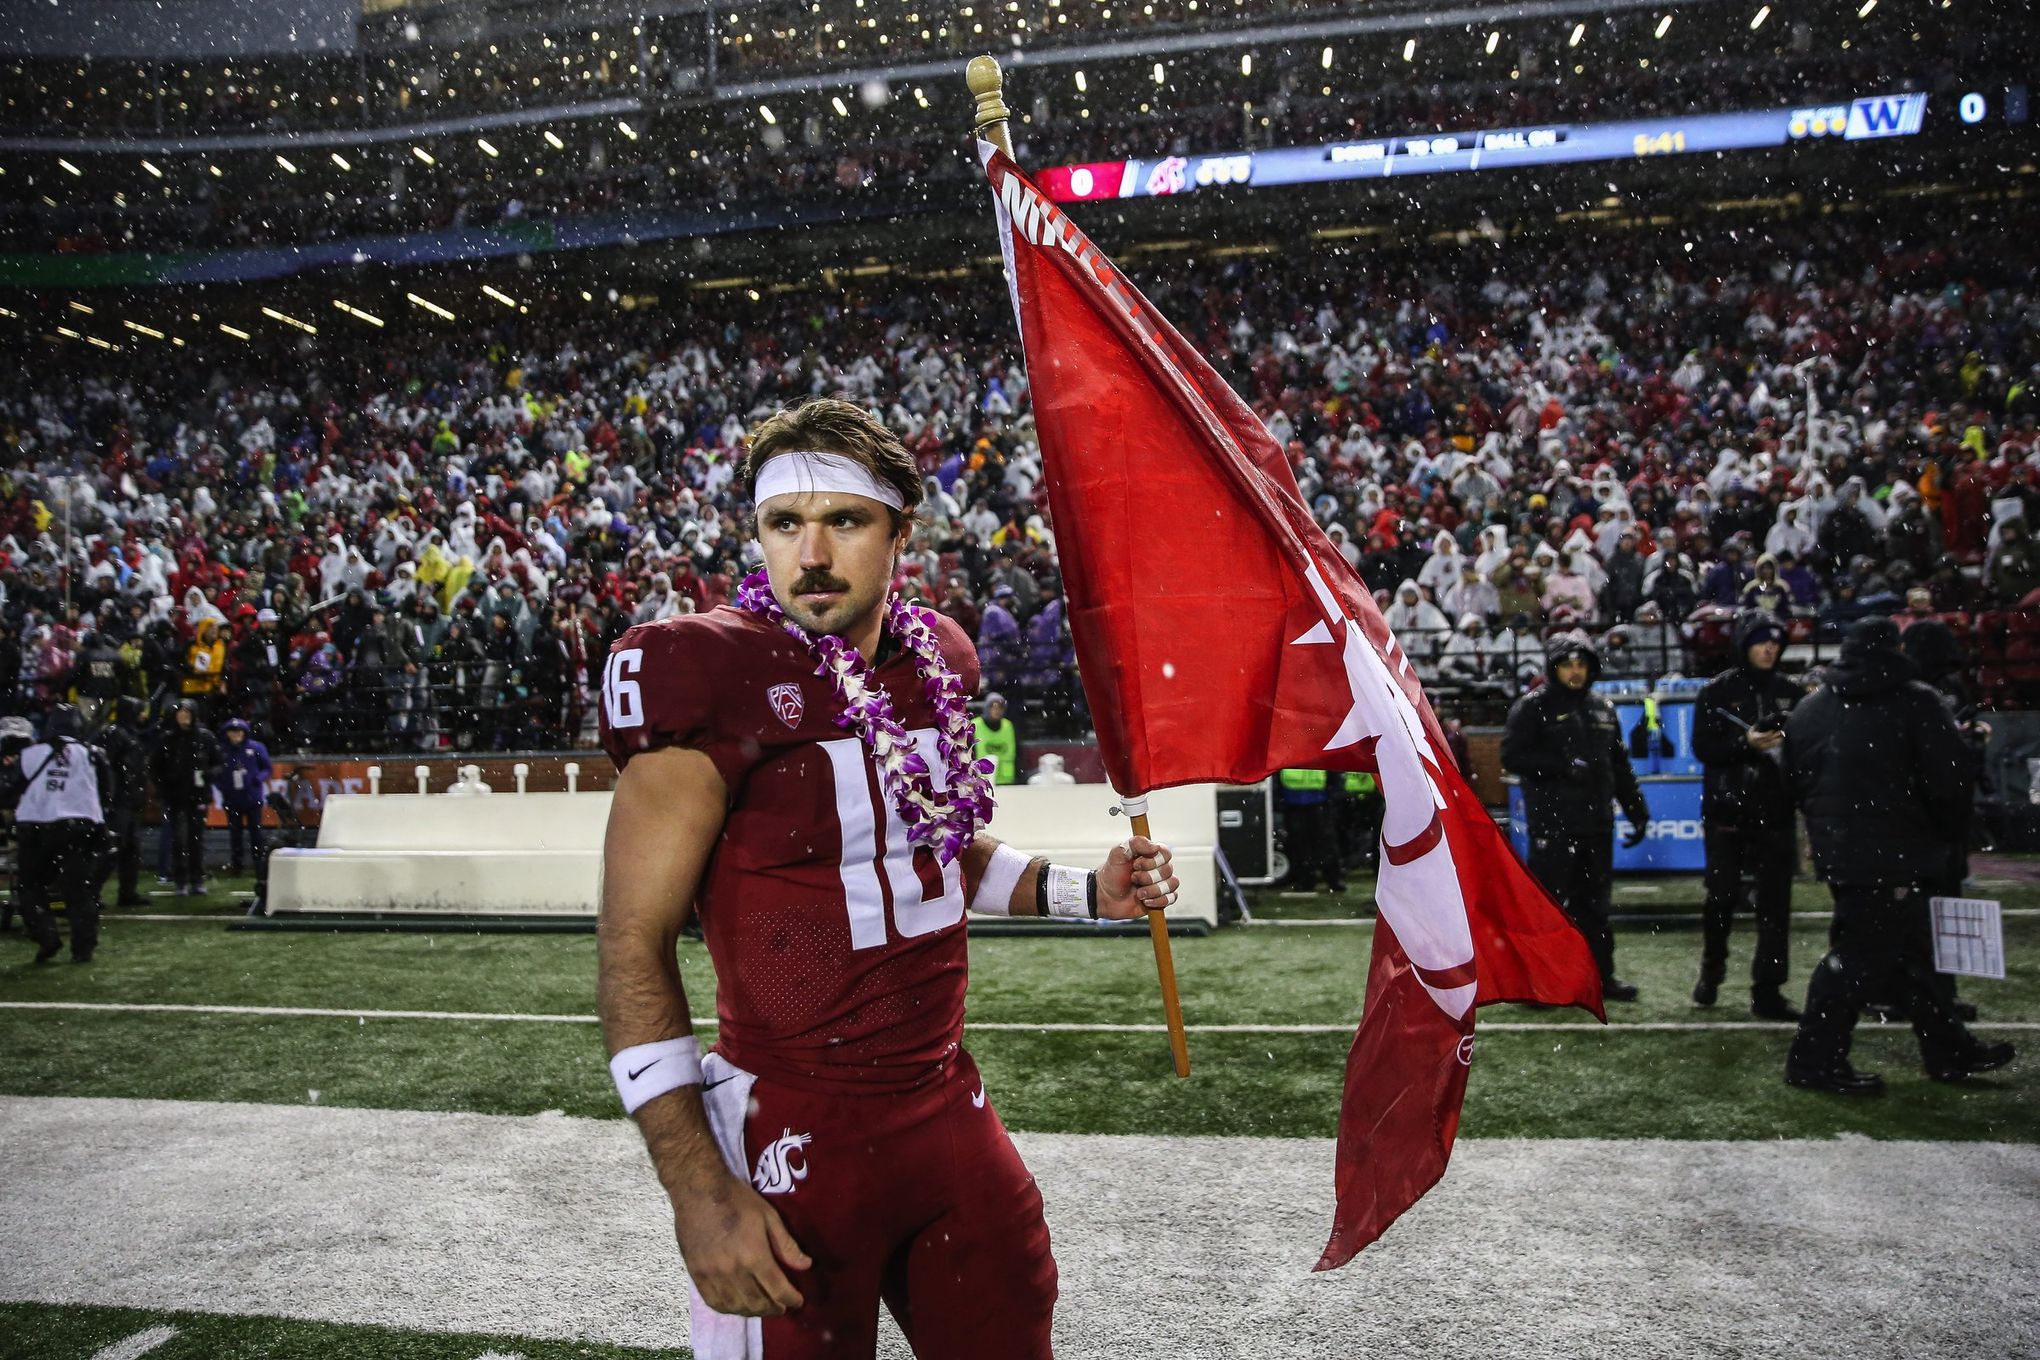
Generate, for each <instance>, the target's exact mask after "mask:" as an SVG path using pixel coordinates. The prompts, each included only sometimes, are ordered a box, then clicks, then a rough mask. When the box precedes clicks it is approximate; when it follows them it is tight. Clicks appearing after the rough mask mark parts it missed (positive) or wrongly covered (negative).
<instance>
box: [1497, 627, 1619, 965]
mask: <svg viewBox="0 0 2040 1360" xmlns="http://www.w3.org/2000/svg"><path fill="white" fill-rule="evenodd" d="M1600 674H1601V657H1600V654H1599V653H1598V652H1596V651H1595V650H1594V644H1593V643H1591V642H1589V641H1588V640H1587V637H1586V635H1585V634H1583V633H1565V634H1561V635H1560V636H1559V637H1556V638H1554V639H1552V642H1551V651H1550V654H1549V656H1548V657H1547V659H1546V667H1545V676H1546V680H1547V683H1546V684H1544V685H1543V686H1541V687H1539V688H1538V689H1536V690H1534V691H1533V692H1531V693H1529V694H1526V695H1524V696H1523V697H1522V698H1521V699H1518V700H1517V701H1516V705H1515V707H1514V708H1511V709H1510V710H1509V722H1508V726H1507V727H1506V728H1504V729H1503V733H1502V768H1504V769H1506V770H1508V771H1509V772H1510V773H1511V774H1514V775H1517V776H1518V777H1520V778H1521V779H1522V781H1523V803H1524V807H1525V810H1526V811H1527V813H1528V815H1529V820H1530V872H1531V873H1533V874H1535V875H1536V876H1537V880H1538V882H1540V883H1542V884H1543V885H1544V886H1545V888H1546V889H1547V890H1548V891H1549V892H1550V893H1551V895H1552V896H1553V897H1555V898H1557V899H1558V903H1559V905H1560V906H1562V907H1564V908H1565V911H1566V915H1568V916H1570V917H1571V918H1572V922H1573V924H1574V925H1576V926H1578V927H1579V928H1580V933H1581V934H1583V935H1585V936H1586V937H1587V944H1588V946H1589V947H1590V948H1591V949H1592V950H1593V951H1594V962H1595V964H1596V965H1598V966H1599V968H1600V970H1601V995H1602V996H1604V997H1606V998H1607V999H1608V1000H1610V1001H1634V1000H1636V988H1635V987H1633V986H1631V985H1630V984H1629V983H1626V982H1623V981H1621V980H1620V979H1619V978H1617V977H1616V976H1615V935H1614V932H1613V931H1612V930H1611V929H1610V928H1609V926H1608V903H1609V898H1610V895H1611V894H1612V892H1613V890H1614V858H1615V812H1614V807H1613V804H1614V803H1615V802H1617V801H1620V802H1621V804H1622V810H1623V812H1624V813H1625V814H1627V815H1628V817H1629V823H1630V833H1629V835H1628V837H1627V838H1626V839H1625V840H1624V841H1623V844H1624V845H1625V846H1633V845H1639V844H1641V843H1642V841H1643V838H1644V837H1645V836H1646V835H1648V834H1649V831H1648V828H1649V825H1650V808H1649V807H1648V806H1647V805H1646V804H1645V803H1644V800H1643V790H1642V789H1640V788H1638V787H1637V783H1636V771H1634V770H1633V769H1631V768H1630V765H1629V752H1628V750H1627V749H1626V748H1625V747H1624V746H1623V744H1622V725H1621V723H1620V722H1619V721H1617V719H1616V717H1615V705H1613V704H1611V703H1609V702H1608V700H1607V699H1606V698H1604V697H1602V696H1601V695H1598V694H1596V693H1594V691H1593V683H1594V681H1595V680H1597V679H1599V678H1600Z"/></svg>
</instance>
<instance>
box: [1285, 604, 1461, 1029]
mask: <svg viewBox="0 0 2040 1360" xmlns="http://www.w3.org/2000/svg"><path fill="white" fill-rule="evenodd" d="M1304 579H1305V580H1307V581H1309V582H1310V588H1311V591H1312V592H1313V593H1314V594H1315V595H1316V596H1317V601H1318V605H1319V607H1320V608H1321V609H1322V610H1323V611H1324V618H1323V619H1321V620H1320V621H1319V622H1318V623H1316V624H1314V625H1313V626H1312V627H1311V629H1310V630H1309V631H1308V632H1306V633H1305V634H1304V635H1303V636H1302V637H1300V638H1297V639H1296V640H1295V641H1294V642H1292V643H1291V644H1290V645H1291V646H1300V645H1303V644H1305V643H1320V644H1327V643H1334V642H1337V641H1339V639H1337V638H1335V637H1334V636H1333V633H1332V629H1333V628H1340V629H1342V630H1343V631H1344V634H1345V637H1344V644H1345V645H1344V647H1343V648H1342V649H1341V650H1342V653H1343V660H1344V662H1345V667H1346V684H1347V687H1348V688H1349V689H1351V690H1352V693H1353V708H1352V711H1351V712H1349V713H1347V715H1346V720H1345V721H1344V722H1343V723H1341V724H1340V725H1339V730H1338V731H1336V732H1334V733H1333V734H1332V736H1331V739H1330V740H1329V741H1327V742H1326V743H1325V747H1324V749H1325V750H1327V751H1340V750H1344V749H1345V748H1347V747H1349V746H1352V745H1355V744H1356V743H1358V742H1361V741H1364V740H1366V739H1367V738H1369V737H1372V738H1374V739H1375V745H1374V759H1375V764H1376V766H1377V767H1378V768H1377V773H1376V778H1377V779H1378V780H1379V781H1380V783H1381V801H1382V806H1383V809H1384V811H1383V815H1382V824H1381V844H1382V856H1381V875H1380V878H1379V879H1378V880H1377V881H1376V884H1375V889H1374V895H1375V899H1376V901H1377V904H1378V905H1379V906H1380V908H1381V914H1382V915H1383V916H1385V917H1387V918H1388V923H1389V926H1390V927H1391V928H1392V929H1393V930H1394V931H1395V937H1396V939H1397V940H1399V941H1400V942H1401V943H1402V947H1403V952H1404V953H1405V954H1407V955H1409V960H1410V963H1411V965H1412V966H1413V967H1414V968H1415V969H1416V973H1417V980H1418V981H1419V982H1421V983H1423V984H1424V990H1425V991H1426V992H1428V993H1430V996H1431V999H1432V1000H1433V1001H1435V1002H1437V1003H1438V1008H1439V1009H1440V1010H1442V1011H1444V1012H1445V1013H1446V1014H1447V1015H1449V1016H1451V1017H1452V1018H1453V1019H1454V1020H1463V1019H1464V1018H1465V1017H1466V1013H1467V1012H1468V1011H1469V1010H1471V1009H1472V1008H1473V998H1474V993H1475V991H1476V990H1477V989H1478V984H1477V983H1476V981H1475V979H1474V973H1473V931H1472V930H1471V928H1470V927H1469V926H1468V925H1467V921H1466V900H1465V898H1464V897H1463V896H1461V894H1460V891H1459V871H1458V868H1457V866H1456V865H1455V864H1454V862H1453V859H1452V842H1451V839H1450V838H1449V837H1447V836H1446V835H1445V822H1444V811H1445V798H1444V795H1442V794H1441V793H1439V792H1438V785H1437V783H1436V781H1434V780H1433V779H1432V778H1431V772H1430V770H1429V769H1427V768H1426V764H1427V762H1426V760H1425V756H1426V753H1428V754H1429V756H1430V760H1429V762H1428V763H1429V764H1434V765H1440V768H1442V763H1441V762H1440V761H1439V759H1438V755H1437V753H1436V752H1435V751H1433V750H1432V748H1431V738H1430V736H1429V734H1428V733H1427V732H1426V731H1425V730H1424V720H1423V717H1422V716H1421V715H1420V714H1419V713H1418V712H1417V710H1416V707H1415V706H1414V705H1412V704H1411V703H1410V700H1409V696H1408V695H1407V694H1405V693H1403V688H1402V686H1401V685H1400V684H1398V683H1397V682H1396V678H1395V676H1393V675H1392V674H1390V673H1389V669H1388V665H1387V663H1386V662H1384V661H1383V660H1382V657H1381V654H1380V653H1379V652H1377V651H1375V650H1374V644H1373V643H1371V642H1369V641H1368V640H1367V635H1366V634H1364V633H1362V632H1361V631H1360V625H1359V624H1357V623H1355V622H1354V621H1353V620H1352V619H1349V618H1347V617H1346V612H1345V610H1344V609H1342V608H1340V606H1339V599H1338V596H1337V595H1335V594H1334V593H1333V592H1332V588H1331V587H1330V586H1329V585H1327V584H1326V582H1325V578H1324V575H1323V574H1322V573H1321V572H1320V571H1319V570H1318V568H1317V566H1316V564H1315V563H1313V564H1312V565H1311V566H1310V567H1309V569H1307V570H1306V571H1305V572H1304ZM1389 645H1390V646H1391V647H1392V648H1393V647H1394V646H1395V643H1394V640H1393V638H1391V639H1390V644H1389ZM1405 664H1407V663H1405Z"/></svg>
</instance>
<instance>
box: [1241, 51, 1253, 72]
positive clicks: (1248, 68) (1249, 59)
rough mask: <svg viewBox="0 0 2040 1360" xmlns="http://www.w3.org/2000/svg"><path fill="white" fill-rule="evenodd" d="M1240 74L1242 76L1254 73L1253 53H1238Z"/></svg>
mask: <svg viewBox="0 0 2040 1360" xmlns="http://www.w3.org/2000/svg"><path fill="white" fill-rule="evenodd" d="M1240 74H1241V75H1243V76H1250V75H1252V74H1254V54H1253V53H1252V52H1242V53H1240Z"/></svg>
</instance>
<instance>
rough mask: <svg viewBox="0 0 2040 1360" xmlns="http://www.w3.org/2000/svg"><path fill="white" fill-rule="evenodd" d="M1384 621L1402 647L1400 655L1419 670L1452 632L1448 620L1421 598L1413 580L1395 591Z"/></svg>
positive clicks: (1420, 591) (1421, 589)
mask: <svg viewBox="0 0 2040 1360" xmlns="http://www.w3.org/2000/svg"><path fill="white" fill-rule="evenodd" d="M1387 618H1388V626H1389V629H1390V631H1391V632H1393V633H1394V634H1395V636H1396V640H1397V641H1399V642H1401V643H1402V649H1403V651H1405V652H1407V653H1408V654H1409V657H1410V660H1412V661H1414V662H1416V663H1417V664H1418V665H1419V666H1423V665H1425V664H1426V663H1428V662H1429V661H1430V660H1431V659H1432V658H1433V657H1435V656H1436V655H1437V654H1438V650H1439V649H1440V648H1441V647H1443V646H1444V645H1445V638H1446V636H1447V634H1449V633H1450V632H1451V631H1452V623H1451V620H1449V619H1447V618H1446V617H1445V613H1444V611H1443V610H1441V609H1439V608H1438V606H1437V605H1435V604H1432V603H1431V602H1430V601H1429V600H1427V599H1425V598H1424V591H1423V587H1421V586H1419V585H1418V584H1417V583H1416V582H1415V581H1413V580H1410V581H1404V582H1403V583H1402V584H1401V585H1399V586H1397V587H1396V588H1395V600H1394V602H1393V603H1391V604H1390V605H1389V607H1388V614H1387Z"/></svg>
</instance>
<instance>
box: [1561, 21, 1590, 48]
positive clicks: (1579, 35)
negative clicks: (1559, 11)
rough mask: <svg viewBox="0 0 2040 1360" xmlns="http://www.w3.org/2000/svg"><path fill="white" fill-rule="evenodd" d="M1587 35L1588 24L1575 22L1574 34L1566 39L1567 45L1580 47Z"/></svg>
mask: <svg viewBox="0 0 2040 1360" xmlns="http://www.w3.org/2000/svg"><path fill="white" fill-rule="evenodd" d="M1586 36H1587V26H1586V25H1585V24H1574V25H1573V30H1572V36H1571V37H1570V38H1567V39H1566V40H1565V45H1566V46H1567V47H1578V46H1579V45H1580V40H1581V39H1583V38H1585V37H1586Z"/></svg>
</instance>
